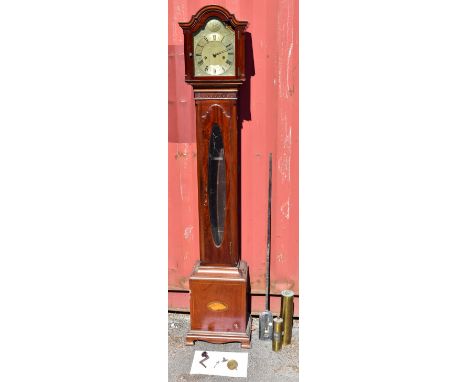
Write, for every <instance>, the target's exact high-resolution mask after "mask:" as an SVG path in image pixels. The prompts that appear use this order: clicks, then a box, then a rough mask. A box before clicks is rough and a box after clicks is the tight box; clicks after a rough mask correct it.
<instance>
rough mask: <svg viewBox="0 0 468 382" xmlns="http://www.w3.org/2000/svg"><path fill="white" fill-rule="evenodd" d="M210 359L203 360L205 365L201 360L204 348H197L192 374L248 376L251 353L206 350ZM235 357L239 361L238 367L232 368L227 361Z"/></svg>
mask: <svg viewBox="0 0 468 382" xmlns="http://www.w3.org/2000/svg"><path fill="white" fill-rule="evenodd" d="M206 352H207V354H208V357H209V358H208V359H207V360H206V361H204V362H203V364H204V365H205V366H206V368H205V367H203V365H202V364H200V361H201V360H202V359H203V358H204V357H202V353H203V350H196V351H195V354H194V356H193V362H192V369H191V370H190V374H206V375H221V376H224V377H241V378H247V367H248V364H249V353H236V352H223V351H206ZM223 359H225V360H231V359H234V360H236V361H237V369H235V370H230V369H228V367H227V361H224V362H223Z"/></svg>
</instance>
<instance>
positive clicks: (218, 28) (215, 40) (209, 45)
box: [193, 18, 236, 77]
mask: <svg viewBox="0 0 468 382" xmlns="http://www.w3.org/2000/svg"><path fill="white" fill-rule="evenodd" d="M193 48H194V66H195V67H194V69H195V76H198V77H199V76H234V75H235V57H236V46H235V33H234V31H233V30H232V28H231V27H230V26H229V25H227V24H225V23H223V22H222V21H220V20H218V19H216V18H211V19H209V20H208V21H207V22H206V24H205V26H204V27H203V28H202V29H200V30H199V31H198V32H197V33H196V34H195V35H194V41H193Z"/></svg>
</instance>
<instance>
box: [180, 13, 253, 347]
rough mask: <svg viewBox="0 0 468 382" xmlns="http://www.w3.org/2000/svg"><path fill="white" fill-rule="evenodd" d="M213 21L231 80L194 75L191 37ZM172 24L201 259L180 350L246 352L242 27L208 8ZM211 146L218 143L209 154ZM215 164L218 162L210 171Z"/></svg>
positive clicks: (244, 24) (247, 295) (247, 286)
mask: <svg viewBox="0 0 468 382" xmlns="http://www.w3.org/2000/svg"><path fill="white" fill-rule="evenodd" d="M213 18H216V19H218V20H220V21H221V22H223V23H226V24H228V25H229V26H230V28H232V29H233V30H234V33H235V57H236V59H235V63H234V65H235V75H234V76H220V75H218V76H216V75H208V76H203V75H201V76H196V77H195V76H194V50H193V49H194V46H193V45H194V44H193V41H194V35H195V34H196V33H197V32H198V31H199V30H200V29H201V28H203V27H204V25H205V24H206V23H207V22H208V21H209V20H211V19H213ZM179 25H180V26H181V28H182V29H183V33H184V56H185V81H186V82H187V83H189V84H190V85H192V87H193V90H194V99H195V110H196V140H197V173H198V210H199V227H200V229H199V239H200V261H199V262H197V263H196V264H195V267H194V270H193V273H192V275H191V277H190V279H189V287H190V316H191V317H190V319H191V328H190V331H189V333H188V334H187V336H186V344H188V345H193V342H194V341H196V340H202V341H207V342H212V343H226V342H241V346H242V347H245V348H249V347H250V328H251V320H250V281H249V275H248V266H247V263H246V262H245V261H242V260H241V253H240V252H241V246H240V232H241V229H240V222H241V219H240V168H241V166H240V139H239V138H240V128H241V126H240V121H239V118H238V102H239V89H240V87H241V85H242V84H243V83H244V82H245V81H246V73H245V37H246V33H245V29H246V27H247V22H244V21H238V20H237V19H236V18H235V16H234V15H233V14H230V13H229V12H228V11H227V10H226V9H224V8H222V7H220V6H216V5H213V6H206V7H203V8H202V9H200V10H199V11H198V12H197V14H195V15H194V16H192V18H191V20H190V21H189V22H182V23H179ZM214 140H218V141H217V144H216V145H215V146H217V148H216V150H214V151H213V146H214V145H213V144H212V143H213V141H214ZM215 159H216V160H217V161H219V162H218V163H219V164H216V165H213V166H214V167H213V168H214V171H213V168H212V161H213V160H215ZM213 177H214V179H213ZM220 184H221V185H220ZM220 188H221V190H220ZM213 195H215V196H213ZM220 222H222V224H219V223H220Z"/></svg>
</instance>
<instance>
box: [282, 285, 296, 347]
mask: <svg viewBox="0 0 468 382" xmlns="http://www.w3.org/2000/svg"><path fill="white" fill-rule="evenodd" d="M293 314H294V292H293V291H292V290H283V291H282V292H281V318H282V319H283V345H289V344H290V343H291V336H292V327H293Z"/></svg>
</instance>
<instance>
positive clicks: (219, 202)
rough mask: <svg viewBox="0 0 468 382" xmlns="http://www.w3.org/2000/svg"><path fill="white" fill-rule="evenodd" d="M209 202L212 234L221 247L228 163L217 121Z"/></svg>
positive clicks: (213, 133)
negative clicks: (225, 158)
mask: <svg viewBox="0 0 468 382" xmlns="http://www.w3.org/2000/svg"><path fill="white" fill-rule="evenodd" d="M208 203H209V204H208V208H209V210H210V223H211V234H212V236H213V241H214V243H215V245H216V246H217V247H219V246H221V243H222V242H223V236H224V218H225V215H226V163H225V160H224V144H223V136H222V134H221V129H220V128H219V126H218V124H217V123H214V124H213V127H212V128H211V136H210V147H209V151H208Z"/></svg>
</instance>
